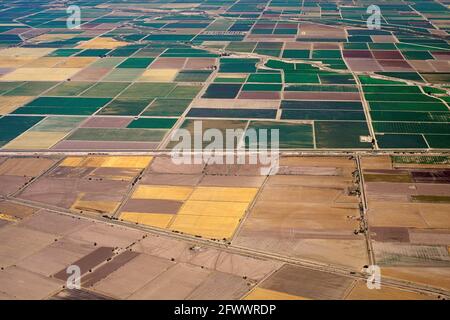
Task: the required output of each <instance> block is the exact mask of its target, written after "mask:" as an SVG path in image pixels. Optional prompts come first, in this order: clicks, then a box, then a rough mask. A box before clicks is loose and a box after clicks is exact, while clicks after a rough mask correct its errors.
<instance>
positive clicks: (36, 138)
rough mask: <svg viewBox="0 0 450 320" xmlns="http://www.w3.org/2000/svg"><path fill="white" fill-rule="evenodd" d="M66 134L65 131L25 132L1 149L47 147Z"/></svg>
mask: <svg viewBox="0 0 450 320" xmlns="http://www.w3.org/2000/svg"><path fill="white" fill-rule="evenodd" d="M66 135H67V132H36V131H33V132H25V133H23V134H21V135H20V136H19V137H17V138H16V139H14V140H13V141H11V142H9V143H8V144H7V145H5V146H4V147H3V148H2V149H49V148H51V147H52V146H54V145H55V144H56V143H58V142H59V141H60V140H62V139H63V138H64V137H65V136H66Z"/></svg>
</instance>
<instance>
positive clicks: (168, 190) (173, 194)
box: [131, 185, 193, 201]
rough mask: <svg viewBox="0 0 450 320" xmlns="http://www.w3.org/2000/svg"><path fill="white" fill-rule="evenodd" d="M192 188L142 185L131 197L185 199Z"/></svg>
mask: <svg viewBox="0 0 450 320" xmlns="http://www.w3.org/2000/svg"><path fill="white" fill-rule="evenodd" d="M192 190H193V188H191V187H175V186H145V185H141V186H139V187H138V188H137V189H136V191H135V192H134V194H133V196H132V197H131V198H132V199H157V200H178V201H184V200H186V199H187V198H188V197H189V195H190V194H191V193H192Z"/></svg>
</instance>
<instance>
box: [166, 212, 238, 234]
mask: <svg viewBox="0 0 450 320" xmlns="http://www.w3.org/2000/svg"><path fill="white" fill-rule="evenodd" d="M238 225H239V218H236V217H211V216H193V215H180V214H178V215H177V216H175V220H174V221H173V223H172V225H171V226H170V227H169V229H171V230H176V231H181V232H184V233H188V234H192V235H197V236H202V237H205V238H211V239H229V238H231V236H232V235H233V233H234V230H236V228H237V226H238Z"/></svg>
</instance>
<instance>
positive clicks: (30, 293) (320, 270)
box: [0, 155, 450, 300]
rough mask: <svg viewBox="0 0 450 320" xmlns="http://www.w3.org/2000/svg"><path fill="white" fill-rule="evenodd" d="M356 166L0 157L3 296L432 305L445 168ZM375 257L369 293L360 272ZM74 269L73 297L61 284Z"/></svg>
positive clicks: (342, 162)
mask: <svg viewBox="0 0 450 320" xmlns="http://www.w3.org/2000/svg"><path fill="white" fill-rule="evenodd" d="M357 160H358V159H355V158H353V157H342V156H341V157H331V156H328V157H320V156H309V157H305V156H304V157H298V156H287V157H282V158H281V159H280V170H279V172H278V173H277V174H276V175H271V176H262V175H261V174H259V172H260V168H261V164H255V165H234V166H230V165H219V164H215V163H208V164H206V165H204V164H190V165H181V166H180V165H174V164H173V163H172V161H171V160H170V158H169V157H167V156H153V157H152V156H66V157H58V156H56V155H55V156H46V157H39V158H37V157H35V158H32V157H0V182H1V183H2V197H3V198H2V200H0V240H1V243H2V245H1V246H0V266H1V267H2V271H1V272H0V282H1V283H2V288H3V289H2V296H1V297H2V298H3V299H44V298H46V299H193V300H198V299H206V300H209V299H225V300H228V299H245V300H262V299H268V300H309V299H319V300H328V299H332V300H341V299H350V300H355V299H357V300H359V299H364V300H365V299H388V300H393V299H413V300H424V299H427V300H428V299H440V298H442V295H445V293H446V292H448V290H449V284H448V281H447V279H448V270H449V263H450V258H449V253H448V246H449V241H448V235H449V232H450V231H449V230H450V229H449V228H450V226H449V224H448V219H446V218H445V215H446V214H447V213H448V204H449V198H450V190H448V188H447V186H448V183H449V181H448V172H449V171H448V167H449V162H450V159H449V158H448V157H405V156H400V157H389V156H378V157H374V156H367V157H361V159H359V160H358V161H357ZM359 161H360V162H361V168H362V173H363V176H362V177H361V179H360V177H359V174H358V162H359ZM361 183H362V186H363V188H364V189H363V190H364V192H365V194H366V195H367V199H368V202H367V205H368V207H367V211H366V212H364V209H363V199H362V197H361V196H360V191H362V190H360V189H359V188H360V185H361ZM3 186H5V187H3ZM411 186H414V188H412V187H411ZM389 190H395V192H394V193H392V192H389ZM364 214H366V215H367V216H365V215H364ZM366 217H368V222H369V225H368V232H364V230H363V229H362V228H363V226H364V223H363V221H362V219H365V218H366ZM217 245H220V246H217ZM223 245H226V250H224V248H223V247H222V246H223ZM369 246H370V248H372V250H369ZM284 259H293V260H292V261H293V262H294V263H287V262H286V261H285V260H284ZM372 259H375V262H376V264H377V265H379V266H380V267H381V270H382V274H383V277H384V278H383V286H382V288H381V289H380V290H370V289H368V287H367V285H366V280H365V279H364V277H363V276H362V275H364V270H365V268H367V265H369V264H370V263H371V261H372ZM296 262H301V263H302V265H299V264H298V263H296ZM72 264H75V265H79V266H80V268H81V275H82V277H81V285H82V287H81V289H79V290H75V291H74V290H68V289H67V288H65V287H64V285H65V283H66V280H67V277H68V275H67V273H66V268H67V266H68V265H72ZM23 279H27V281H29V282H30V283H32V290H30V289H29V287H28V286H24V285H23V282H22V280H23ZM173 281H176V282H180V283H181V285H179V286H173ZM399 284H401V285H400V286H399ZM421 288H427V289H426V290H421ZM430 288H433V290H430Z"/></svg>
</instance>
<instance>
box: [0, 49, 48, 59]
mask: <svg viewBox="0 0 450 320" xmlns="http://www.w3.org/2000/svg"><path fill="white" fill-rule="evenodd" d="M55 50H56V49H52V48H7V49H2V50H0V57H2V59H3V57H16V58H17V57H32V58H40V57H43V56H46V55H48V54H49V53H51V52H53V51H55ZM2 59H0V60H2Z"/></svg>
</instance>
